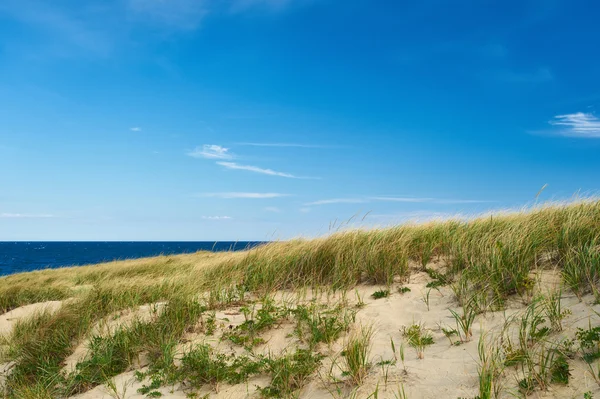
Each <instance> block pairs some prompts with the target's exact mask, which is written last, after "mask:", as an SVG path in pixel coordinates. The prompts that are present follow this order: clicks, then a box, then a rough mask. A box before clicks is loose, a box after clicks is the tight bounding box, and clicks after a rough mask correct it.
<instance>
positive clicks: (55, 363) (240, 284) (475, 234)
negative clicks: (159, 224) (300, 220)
mask: <svg viewBox="0 0 600 399" xmlns="http://www.w3.org/2000/svg"><path fill="white" fill-rule="evenodd" d="M434 259H436V260H441V261H442V262H443V263H444V265H445V266H446V267H445V268H444V272H443V274H442V273H438V274H436V276H437V278H436V281H440V282H441V284H450V285H451V286H452V288H453V291H454V293H455V295H456V298H457V299H458V301H459V304H462V305H463V306H464V305H465V304H472V301H473V297H474V296H475V295H476V296H477V298H476V303H477V304H478V308H477V311H485V310H486V309H500V308H502V307H503V306H504V304H505V302H506V300H507V299H508V298H509V297H510V296H514V295H517V296H520V297H522V298H523V299H524V301H528V300H530V298H531V297H532V296H533V293H532V290H533V287H534V285H535V280H534V277H533V272H535V271H536V270H539V269H544V268H557V269H558V270H560V273H561V274H562V277H563V278H564V281H565V282H566V286H567V288H569V289H570V290H572V291H573V292H575V293H576V294H577V295H579V296H581V295H584V294H586V293H590V292H591V293H594V294H596V295H597V296H598V295H599V294H598V293H599V292H600V291H599V290H598V284H599V281H600V201H598V200H596V199H590V200H584V201H579V202H576V203H570V204H547V205H546V206H540V207H536V208H533V209H529V210H526V211H523V212H519V213H510V214H498V215H489V216H484V217H479V218H476V219H473V220H468V221H465V220H448V221H442V222H432V223H428V224H422V225H401V226H397V227H391V228H386V229H373V230H369V231H364V230H351V231H344V232H339V233H336V234H333V235H330V236H328V237H324V238H318V239H312V240H300V239H297V240H291V241H287V242H275V243H270V244H265V245H262V246H259V247H257V248H254V249H251V250H248V251H245V252H235V253H233V252H231V253H210V252H199V253H196V254H190V255H179V256H160V257H155V258H148V259H139V260H131V261H124V262H112V263H107V264H102V265H96V266H85V267H74V268H63V269H55V270H42V271H35V272H30V273H22V274H17V275H12V276H6V277H3V278H0V313H4V312H7V311H9V310H11V309H14V308H16V307H19V306H23V305H26V304H31V303H37V302H42V301H48V300H66V299H68V300H66V301H65V302H64V303H63V306H62V307H61V308H60V310H58V311H57V312H55V313H53V314H49V313H42V314H39V315H37V316H35V317H34V318H32V319H29V320H27V321H24V322H22V323H19V324H18V325H17V328H16V329H15V330H14V332H13V334H12V335H11V336H10V337H8V340H7V342H8V349H6V350H5V351H4V352H5V355H4V356H5V357H6V358H7V360H13V361H15V362H16V365H15V367H14V370H13V372H12V373H11V375H10V377H9V379H8V381H7V388H6V391H7V392H6V394H5V395H6V396H7V397H9V398H13V397H14V398H17V397H19V398H20V397H57V396H59V395H63V394H65V393H72V392H80V391H83V390H85V389H88V388H89V387H91V386H93V385H94V384H98V383H100V382H101V380H102V378H106V377H109V376H111V375H114V374H115V373H117V372H120V371H122V370H123V369H126V368H127V367H129V366H130V365H131V362H132V358H133V357H134V356H135V355H136V354H138V353H139V352H141V351H145V352H149V353H151V354H152V356H151V357H152V358H153V360H152V361H153V362H155V363H158V362H159V361H160V359H163V360H164V359H165V358H168V357H169V348H172V346H173V345H174V343H176V342H177V341H178V339H179V338H180V337H181V335H182V334H183V332H184V331H185V330H186V329H187V328H190V326H192V325H193V324H194V322H195V320H196V319H197V318H198V317H200V314H201V313H202V312H203V311H205V310H208V309H213V310H214V309H220V308H225V307H227V306H230V305H232V304H237V305H243V304H245V303H246V302H247V300H248V295H249V294H252V295H257V296H261V297H262V296H264V295H268V294H269V293H272V292H274V291H276V290H282V289H300V288H303V287H323V286H326V287H327V289H330V290H347V289H351V288H352V287H354V286H356V285H357V284H370V283H372V284H379V285H386V286H390V285H391V284H392V283H393V282H394V281H396V282H398V281H400V282H402V281H406V280H408V278H409V277H410V275H411V273H413V272H415V271H418V270H421V271H426V270H428V268H427V265H428V264H429V263H430V262H431V261H432V260H434ZM428 272H429V273H430V272H431V271H428ZM159 301H166V302H167V303H170V304H173V305H175V304H178V305H175V306H168V307H167V311H166V312H165V316H164V317H163V316H161V317H160V318H159V320H158V321H156V322H154V323H152V324H151V325H150V324H136V327H135V328H133V329H131V330H129V331H127V332H121V333H119V334H121V335H119V334H116V335H115V337H116V338H115V337H112V338H111V339H113V341H110V340H106V339H105V340H104V341H102V340H100V341H97V342H96V343H95V346H94V347H93V351H92V352H93V355H92V358H91V359H87V361H88V363H87V365H88V366H90V369H102V370H103V371H102V374H101V375H100V374H93V373H92V374H90V373H88V371H89V370H88V369H86V368H85V365H83V366H80V368H79V370H78V371H77V373H78V374H75V375H72V376H65V375H64V373H63V372H62V371H61V370H62V367H63V365H64V360H65V359H66V357H67V356H68V355H69V354H70V353H71V352H72V350H73V348H74V345H76V344H77V343H78V342H80V341H81V340H82V339H83V337H85V336H86V334H88V333H89V332H90V330H91V328H92V327H93V325H94V324H95V323H96V322H98V321H99V320H100V319H102V318H103V317H106V316H108V315H110V314H111V313H113V312H116V311H119V310H122V309H128V308H131V307H136V306H139V305H143V304H151V303H156V302H159ZM550 305H552V306H554V307H553V308H552V309H553V310H554V311H556V312H558V314H557V315H560V312H561V310H560V307H558V308H557V305H559V304H557V303H556V301H554V302H553V303H550V304H549V305H548V306H550ZM176 308H179V309H182V310H181V311H180V312H179V313H178V311H176ZM194 309H195V310H194ZM549 309H550V307H549ZM186 312H187V313H186ZM469 312H473V314H472V316H473V317H474V314H475V313H474V312H475V309H471V308H469ZM174 313H175V314H174ZM300 313H301V310H297V317H298V318H299V320H300V321H299V326H300V327H298V328H301V331H305V332H306V331H311V335H310V336H311V337H313V336H316V335H315V334H316V333H315V331H316V332H317V333H320V330H319V329H318V328H317V327H314V326H313V325H315V326H318V323H329V322H330V320H329V319H326V318H323V319H319V318H316V317H315V315H316V314H313V313H311V312H310V311H307V312H305V313H306V314H304V313H302V314H300ZM469 315H470V316H469V317H467V316H464V315H458V314H457V315H456V316H457V320H463V321H467V322H469V321H471V322H472V317H471V314H470V313H469ZM557 317H558V316H557ZM332 320H333V319H332ZM336 320H337V319H336ZM331 323H332V324H331V326H330V325H325V327H323V328H324V330H323V331H325V333H324V334H325V335H326V336H324V337H323V338H322V339H321V338H319V339H318V340H317V341H319V340H321V341H323V342H330V341H331V339H333V338H331V337H337V334H338V331H342V330H344V329H346V324H340V325H339V326H338V325H336V324H335V323H334V322H331ZM344 323H345V322H344ZM554 326H555V328H556V329H557V330H558V329H560V320H558V319H557V321H555V324H554ZM330 330H331V331H333V332H332V333H331V334H332V335H331V337H330V336H329V335H328V334H329V331H330ZM462 334H463V335H464V339H465V340H466V341H468V340H469V339H470V329H469V325H465V326H464V328H462ZM140 337H143V342H146V343H147V344H145V345H144V347H143V348H134V347H133V346H132V345H125V344H124V342H134V341H135V340H139V339H141V338H140ZM117 338H118V339H117ZM115 339H117V340H116V341H115ZM311 339H312V338H311ZM315 339H316V338H315ZM128 340H129V341H128ZM124 345H125V346H124ZM311 346H313V345H311ZM307 356H308V355H307ZM94 359H95V360H94ZM290 359H291V358H290ZM290 359H287V360H290ZM113 360H114V361H113ZM287 360H286V361H287ZM94 361H96V362H99V363H98V364H96V363H93V362H94ZM290 361H291V360H290ZM89 362H92V363H89ZM282 362H283V360H282ZM277 364H279V363H277V362H275V361H274V363H272V367H275V366H276V365H277ZM315 364H316V363H315ZM92 366H93V367H92ZM103 367H104V368H103ZM309 369H310V370H312V368H309ZM86 373H87V374H86ZM304 378H305V376H304V375H303V376H302V378H301V379H302V380H303V379H304ZM282 384H283V385H282V386H283V388H281V389H283V390H287V389H288V387H287V385H285V384H287V383H285V384H284V383H282ZM296 385H297V384H294V383H291V385H290V386H293V387H296ZM290 389H291V388H290ZM28 392H33V393H28ZM36 395H37V396H36Z"/></svg>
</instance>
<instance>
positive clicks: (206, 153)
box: [187, 144, 234, 159]
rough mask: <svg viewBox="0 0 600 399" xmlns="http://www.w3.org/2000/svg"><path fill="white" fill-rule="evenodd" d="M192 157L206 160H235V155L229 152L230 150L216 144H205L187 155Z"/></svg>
mask: <svg viewBox="0 0 600 399" xmlns="http://www.w3.org/2000/svg"><path fill="white" fill-rule="evenodd" d="M187 155H189V156H190V157H194V158H206V159H233V158H234V155H233V154H231V153H230V152H229V148H225V147H221V146H220V145H215V144H204V145H203V146H201V147H196V148H194V149H193V150H192V151H189V152H188V153H187Z"/></svg>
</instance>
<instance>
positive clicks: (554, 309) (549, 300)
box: [542, 290, 571, 331]
mask: <svg viewBox="0 0 600 399" xmlns="http://www.w3.org/2000/svg"><path fill="white" fill-rule="evenodd" d="M561 299H562V291H560V290H559V291H554V292H552V293H550V294H549V295H548V296H546V297H545V298H543V299H542V306H543V309H544V313H545V314H546V317H547V318H548V320H549V321H550V325H551V327H552V330H553V331H562V321H563V319H564V318H565V317H567V316H568V315H570V314H571V311H570V310H569V309H566V310H563V309H562V306H561Z"/></svg>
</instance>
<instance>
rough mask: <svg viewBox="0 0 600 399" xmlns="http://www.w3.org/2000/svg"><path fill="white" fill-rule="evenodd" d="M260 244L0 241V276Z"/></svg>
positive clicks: (234, 248) (222, 242) (227, 242)
mask: <svg viewBox="0 0 600 399" xmlns="http://www.w3.org/2000/svg"><path fill="white" fill-rule="evenodd" d="M259 244H261V243H260V242H255V241H253V242H248V241H238V242H229V241H218V242H206V241H202V242H155V241H153V242H140V241H133V242H122V241H118V242H113V241H108V242H96V241H95V242H80V241H77V242H39V241H36V242H0V276H2V275H7V274H12V273H19V272H24V271H31V270H38V269H45V268H56V267H62V266H76V265H88V264H93V263H101V262H107V261H112V260H122V259H134V258H143V257H146V256H156V255H161V254H162V255H172V254H183V253H192V252H196V251H200V250H203V251H239V250H243V249H247V248H251V247H253V246H256V245H259Z"/></svg>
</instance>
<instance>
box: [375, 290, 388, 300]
mask: <svg viewBox="0 0 600 399" xmlns="http://www.w3.org/2000/svg"><path fill="white" fill-rule="evenodd" d="M389 296H390V290H378V291H375V292H374V293H372V294H371V297H372V298H373V299H381V298H387V297H389Z"/></svg>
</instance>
